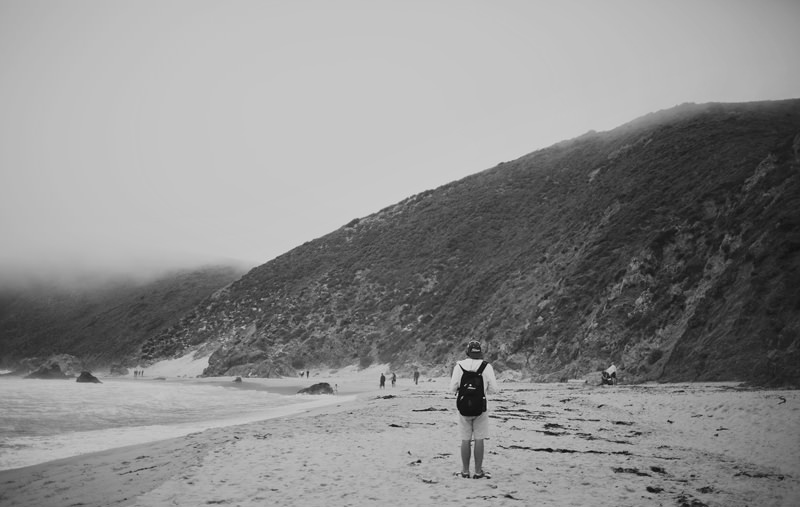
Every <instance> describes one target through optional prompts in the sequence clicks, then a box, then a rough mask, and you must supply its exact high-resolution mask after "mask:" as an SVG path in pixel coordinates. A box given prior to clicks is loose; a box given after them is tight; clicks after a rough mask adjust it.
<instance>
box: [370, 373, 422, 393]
mask: <svg viewBox="0 0 800 507" xmlns="http://www.w3.org/2000/svg"><path fill="white" fill-rule="evenodd" d="M396 383H397V374H396V373H392V387H394V385H395V384H396ZM414 384H415V385H416V384H419V370H414ZM378 387H379V388H381V389H385V388H386V375H384V374H383V373H381V377H380V379H379V380H378Z"/></svg>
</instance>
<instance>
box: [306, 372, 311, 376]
mask: <svg viewBox="0 0 800 507" xmlns="http://www.w3.org/2000/svg"><path fill="white" fill-rule="evenodd" d="M306 378H311V372H310V371H308V370H306Z"/></svg>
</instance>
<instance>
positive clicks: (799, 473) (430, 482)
mask: <svg viewBox="0 0 800 507" xmlns="http://www.w3.org/2000/svg"><path fill="white" fill-rule="evenodd" d="M292 380H294V379H292ZM312 380H313V379H312ZM447 381H448V379H433V380H432V381H431V382H421V383H420V384H419V385H413V383H411V382H410V381H409V380H408V379H401V382H399V383H398V386H397V387H395V388H391V387H387V388H386V389H385V390H379V389H377V388H375V387H373V388H371V389H370V390H367V391H364V392H362V393H360V394H357V395H355V397H354V399H353V400H351V401H347V402H343V403H334V404H331V405H327V406H324V407H318V408H315V409H311V410H308V411H305V412H302V413H298V414H295V415H292V416H288V417H280V418H275V419H270V420H263V421H257V422H252V423H247V424H242V425H237V426H228V427H221V428H214V429H209V430H206V431H203V432H200V433H194V434H190V435H186V436H184V437H178V438H173V439H169V440H164V441H159V442H151V443H147V444H140V445H135V446H131V447H124V448H117V449H112V450H108V451H101V452H98V453H93V454H90V455H83V456H79V457H74V458H67V459H64V460H58V461H53V462H48V463H43V464H39V465H34V466H32V467H26V468H21V469H14V470H8V471H2V472H0V491H2V493H0V505H11V504H13V505H18V506H34V505H36V506H42V507H47V506H50V505H53V506H55V505H75V504H80V505H85V506H89V505H97V506H100V505H120V506H122V505H124V506H153V505H186V506H190V505H205V504H223V505H252V506H255V505H265V504H271V505H300V504H304V505H311V506H315V505H331V506H339V505H341V506H345V505H363V504H375V503H382V502H396V501H397V499H399V498H403V499H405V501H406V502H407V503H409V504H410V505H433V504H435V505H445V506H449V505H452V506H456V505H465V504H466V505H482V504H485V503H486V502H487V501H492V502H493V503H495V504H498V505H531V504H534V503H536V504H538V505H568V504H573V505H621V506H626V505H629V506H636V505H645V504H647V505H649V504H666V505H674V504H679V505H680V504H681V503H682V502H683V503H686V504H691V503H692V502H695V505H730V506H744V505H753V504H759V505H787V506H789V505H796V504H797V502H798V501H799V500H800V391H796V390H757V391H756V390H749V389H736V388H732V387H731V386H730V385H721V384H678V385H643V386H636V385H634V386H629V385H622V386H619V385H618V386H613V387H612V386H605V387H603V386H592V385H587V384H529V383H521V382H511V383H501V386H500V387H501V392H500V393H499V394H498V395H496V396H494V397H491V396H490V402H489V403H490V418H491V419H490V421H491V426H492V430H491V431H492V433H491V438H490V439H489V440H487V444H486V450H487V454H486V457H485V468H486V469H487V470H489V471H491V472H492V473H493V477H492V479H490V480H471V479H470V480H467V479H460V478H456V477H454V476H453V472H455V471H457V470H459V469H460V459H459V452H458V447H459V441H458V435H457V432H456V415H455V410H454V406H453V405H454V401H453V398H452V397H451V396H449V395H448V393H447V392H446V390H447ZM365 385H367V384H365ZM368 385H370V386H374V382H369V383H368ZM697 502H699V503H697Z"/></svg>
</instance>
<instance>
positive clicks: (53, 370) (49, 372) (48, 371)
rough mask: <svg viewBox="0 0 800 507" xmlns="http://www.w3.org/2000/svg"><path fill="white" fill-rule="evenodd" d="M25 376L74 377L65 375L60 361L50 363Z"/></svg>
mask: <svg viewBox="0 0 800 507" xmlns="http://www.w3.org/2000/svg"><path fill="white" fill-rule="evenodd" d="M25 378H38V379H65V378H72V377H68V376H67V375H64V372H62V371H61V367H60V366H59V365H58V363H55V362H54V363H49V364H45V365H43V366H41V367H39V369H38V370H36V371H34V372H33V373H31V374H29V375H26V376H25Z"/></svg>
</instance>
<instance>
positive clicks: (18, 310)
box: [0, 267, 242, 368]
mask: <svg viewBox="0 0 800 507" xmlns="http://www.w3.org/2000/svg"><path fill="white" fill-rule="evenodd" d="M241 275H242V270H240V269H238V268H232V267H207V268H201V269H196V270H188V271H180V272H174V273H171V274H167V275H164V276H162V277H160V278H158V279H155V280H150V281H147V282H137V281H134V280H131V279H115V280H107V281H106V282H104V283H103V284H100V285H97V284H94V283H93V284H91V285H89V286H84V287H81V288H65V287H63V286H50V285H43V284H39V285H36V286H28V287H25V288H14V289H6V290H2V291H0V360H2V365H4V366H7V367H11V368H14V367H16V365H17V364H18V363H19V362H20V360H23V359H30V358H36V357H41V358H45V357H48V356H51V355H53V354H70V355H73V356H78V357H79V358H80V359H81V360H82V361H83V362H84V363H85V364H86V367H98V366H107V365H110V364H111V363H120V364H126V363H127V364H128V365H132V364H135V362H136V360H137V359H138V355H139V350H140V347H141V345H142V342H143V341H144V340H145V339H147V338H148V337H150V336H151V335H152V334H154V333H159V332H161V331H163V330H164V329H166V328H168V327H169V326H172V325H175V324H177V323H178V322H179V321H180V319H181V318H182V317H183V316H184V314H186V313H187V312H188V311H189V310H191V308H193V307H194V306H195V305H196V304H197V303H199V302H200V301H202V300H203V299H204V298H206V297H208V296H209V295H210V294H212V293H213V292H214V291H216V290H218V289H220V288H222V287H224V286H225V285H227V284H229V283H231V282H232V281H234V280H235V279H237V278H238V277H239V276H241ZM35 363H36V360H34V361H32V362H31V361H27V362H26V364H29V365H31V364H35Z"/></svg>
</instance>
